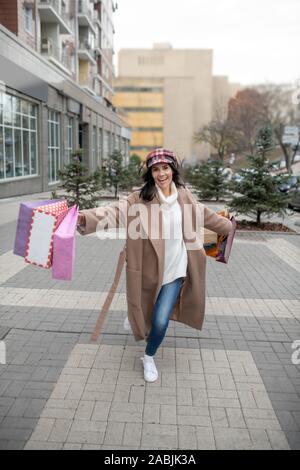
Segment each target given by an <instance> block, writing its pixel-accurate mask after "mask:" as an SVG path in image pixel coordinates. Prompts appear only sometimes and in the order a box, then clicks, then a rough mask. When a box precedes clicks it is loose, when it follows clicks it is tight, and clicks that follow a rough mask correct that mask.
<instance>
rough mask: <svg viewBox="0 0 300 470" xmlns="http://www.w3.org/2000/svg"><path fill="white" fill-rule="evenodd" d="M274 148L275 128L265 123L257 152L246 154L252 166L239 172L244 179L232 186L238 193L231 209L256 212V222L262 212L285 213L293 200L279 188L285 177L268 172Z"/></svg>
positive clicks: (258, 222) (259, 221) (231, 204)
mask: <svg viewBox="0 0 300 470" xmlns="http://www.w3.org/2000/svg"><path fill="white" fill-rule="evenodd" d="M272 149H273V141H272V129H271V127H270V126H268V125H266V126H265V127H263V128H261V129H260V130H259V131H258V134H257V139H256V153H255V155H249V156H248V157H247V160H248V162H249V168H248V169H244V170H240V171H239V173H240V175H241V177H242V180H241V181H240V182H233V183H232V184H231V185H230V186H231V189H232V190H233V192H234V193H238V194H237V195H236V196H234V197H233V199H232V200H231V202H230V204H229V206H230V207H229V210H230V211H236V212H238V213H241V214H245V215H251V214H253V215H255V216H256V224H257V225H259V224H260V223H261V216H262V214H268V215H272V214H281V215H284V214H285V213H286V211H287V208H288V202H289V199H290V198H289V196H288V195H286V194H283V193H282V192H280V191H279V185H280V184H281V183H282V178H278V177H277V178H274V177H272V175H270V173H269V169H268V166H269V165H268V159H267V155H268V153H269V152H270V151H271V150H272Z"/></svg>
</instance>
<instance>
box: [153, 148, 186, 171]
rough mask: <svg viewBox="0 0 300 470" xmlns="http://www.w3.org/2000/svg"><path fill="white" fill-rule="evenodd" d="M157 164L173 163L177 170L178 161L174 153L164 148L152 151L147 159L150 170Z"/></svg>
mask: <svg viewBox="0 0 300 470" xmlns="http://www.w3.org/2000/svg"><path fill="white" fill-rule="evenodd" d="M155 163H173V165H174V166H175V167H176V168H177V167H178V161H177V157H176V155H175V153H174V152H172V151H171V150H166V149H163V148H157V149H154V150H152V152H150V153H149V154H148V155H147V157H146V165H147V168H150V167H151V166H152V165H154V164H155Z"/></svg>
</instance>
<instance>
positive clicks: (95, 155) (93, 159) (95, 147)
mask: <svg viewBox="0 0 300 470" xmlns="http://www.w3.org/2000/svg"><path fill="white" fill-rule="evenodd" d="M92 140H93V142H92V169H93V170H94V169H95V164H96V157H97V127H96V126H93V135H92Z"/></svg>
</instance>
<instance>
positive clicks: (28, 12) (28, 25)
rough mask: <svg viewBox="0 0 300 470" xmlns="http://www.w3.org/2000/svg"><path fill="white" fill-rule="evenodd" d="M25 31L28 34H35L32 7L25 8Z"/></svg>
mask: <svg viewBox="0 0 300 470" xmlns="http://www.w3.org/2000/svg"><path fill="white" fill-rule="evenodd" d="M25 29H26V31H27V32H28V33H31V34H32V33H33V15H32V8H30V7H25Z"/></svg>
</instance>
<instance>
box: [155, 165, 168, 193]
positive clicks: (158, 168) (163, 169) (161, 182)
mask: <svg viewBox="0 0 300 470" xmlns="http://www.w3.org/2000/svg"><path fill="white" fill-rule="evenodd" d="M151 172H152V177H153V179H154V182H155V183H156V184H157V186H158V187H159V188H160V189H161V190H164V189H167V188H168V187H169V186H171V183H172V179H173V172H172V168H171V167H170V165H168V164H167V163H156V164H155V165H153V166H152V168H151Z"/></svg>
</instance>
